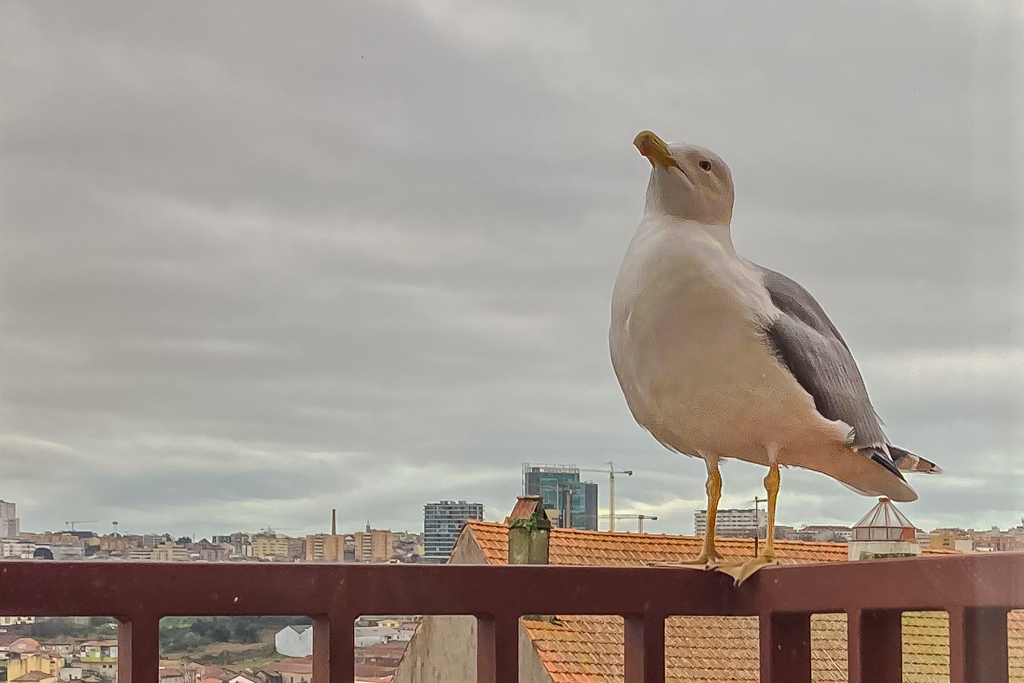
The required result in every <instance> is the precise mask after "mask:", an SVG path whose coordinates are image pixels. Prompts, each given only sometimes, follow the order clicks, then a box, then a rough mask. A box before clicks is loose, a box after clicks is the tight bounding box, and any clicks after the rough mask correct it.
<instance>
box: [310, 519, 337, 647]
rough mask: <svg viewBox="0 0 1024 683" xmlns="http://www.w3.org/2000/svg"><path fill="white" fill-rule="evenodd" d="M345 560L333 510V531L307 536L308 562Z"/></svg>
mask: <svg viewBox="0 0 1024 683" xmlns="http://www.w3.org/2000/svg"><path fill="white" fill-rule="evenodd" d="M344 561H345V536H344V535H342V534H339V533H338V516H337V511H336V510H331V533H329V534H310V535H308V536H306V562H344ZM303 656H304V655H303Z"/></svg>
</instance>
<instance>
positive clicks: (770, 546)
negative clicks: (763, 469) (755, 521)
mask: <svg viewBox="0 0 1024 683" xmlns="http://www.w3.org/2000/svg"><path fill="white" fill-rule="evenodd" d="M764 488H765V490H766V491H767V492H768V529H767V533H766V534H765V536H766V538H765V543H764V550H763V551H761V554H760V555H759V556H758V557H755V558H753V559H752V560H748V561H747V562H744V563H743V564H741V565H739V566H736V567H721V570H722V571H724V572H725V573H727V574H729V575H730V576H732V577H733V578H734V579H736V585H737V586H738V585H740V584H741V583H743V582H744V581H746V580H747V579H749V578H750V577H751V576H753V575H754V572H756V571H757V570H758V569H760V568H762V567H766V566H768V565H770V564H774V563H775V503H776V501H777V500H778V498H779V466H778V464H776V463H775V462H774V458H773V459H772V462H771V465H769V470H768V476H766V477H765V478H764Z"/></svg>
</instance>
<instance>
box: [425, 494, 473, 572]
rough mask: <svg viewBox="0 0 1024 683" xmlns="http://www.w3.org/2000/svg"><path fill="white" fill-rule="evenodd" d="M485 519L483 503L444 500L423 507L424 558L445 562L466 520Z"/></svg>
mask: <svg viewBox="0 0 1024 683" xmlns="http://www.w3.org/2000/svg"><path fill="white" fill-rule="evenodd" d="M483 518H484V506H483V503H467V502H466V501H464V500H460V501H457V502H456V501H454V500H442V501H440V502H438V503H427V504H426V505H424V506H423V549H424V558H425V559H426V560H429V561H432V562H445V561H447V559H448V555H449V553H451V551H452V548H454V547H455V542H456V541H457V540H458V539H459V534H460V533H461V532H462V527H463V526H465V524H466V520H470V519H480V520H482V519H483Z"/></svg>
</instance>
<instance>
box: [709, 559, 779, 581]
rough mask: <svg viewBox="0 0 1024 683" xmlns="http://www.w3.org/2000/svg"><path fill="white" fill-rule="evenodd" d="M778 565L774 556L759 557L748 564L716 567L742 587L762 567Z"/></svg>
mask: <svg viewBox="0 0 1024 683" xmlns="http://www.w3.org/2000/svg"><path fill="white" fill-rule="evenodd" d="M773 564H776V560H775V557H774V556H773V555H759V556H758V557H755V558H753V559H751V560H747V561H746V562H740V563H737V564H723V565H719V566H718V567H716V569H717V570H718V571H720V572H723V573H725V574H728V575H729V576H731V577H732V578H733V579H735V580H736V585H737V586H738V585H740V584H741V583H743V582H744V581H746V580H747V579H749V578H750V577H751V576H753V575H754V573H755V572H757V570H758V569H761V568H762V567H768V566H771V565H773Z"/></svg>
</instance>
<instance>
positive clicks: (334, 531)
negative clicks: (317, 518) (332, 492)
mask: <svg viewBox="0 0 1024 683" xmlns="http://www.w3.org/2000/svg"><path fill="white" fill-rule="evenodd" d="M337 535H338V511H337V510H336V509H335V508H331V536H337Z"/></svg>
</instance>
